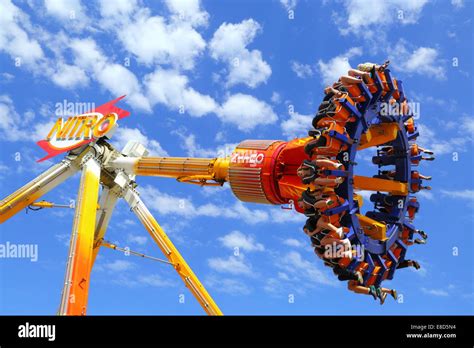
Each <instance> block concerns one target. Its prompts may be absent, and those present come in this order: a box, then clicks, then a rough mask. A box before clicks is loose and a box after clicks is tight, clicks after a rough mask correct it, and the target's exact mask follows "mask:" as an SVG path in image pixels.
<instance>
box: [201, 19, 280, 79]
mask: <svg viewBox="0 0 474 348" xmlns="http://www.w3.org/2000/svg"><path fill="white" fill-rule="evenodd" d="M260 31H261V26H260V24H258V23H257V22H256V21H254V20H253V19H247V20H244V21H242V22H240V23H238V24H231V23H223V24H221V26H220V27H219V28H218V29H217V30H216V32H215V33H214V36H213V37H212V40H211V42H210V43H209V50H210V52H211V56H212V57H213V58H214V59H216V60H221V61H223V62H226V63H227V69H228V76H227V86H229V87H230V86H233V85H236V84H239V83H243V84H246V85H247V86H249V87H251V88H255V87H257V86H258V85H259V84H261V83H265V82H266V81H267V80H268V78H269V77H270V75H271V73H272V69H271V68H270V65H268V63H267V62H265V61H264V60H263V58H262V53H261V52H260V51H259V50H252V51H250V50H248V49H247V45H248V44H250V43H251V42H252V41H253V40H254V38H255V36H256V35H257V34H258V33H259V32H260Z"/></svg>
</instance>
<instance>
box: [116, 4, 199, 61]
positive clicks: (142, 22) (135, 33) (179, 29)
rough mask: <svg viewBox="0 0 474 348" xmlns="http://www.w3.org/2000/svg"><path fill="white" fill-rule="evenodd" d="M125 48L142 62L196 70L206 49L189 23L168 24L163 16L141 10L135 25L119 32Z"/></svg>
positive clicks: (130, 25)
mask: <svg viewBox="0 0 474 348" xmlns="http://www.w3.org/2000/svg"><path fill="white" fill-rule="evenodd" d="M117 34H118V36H119V38H120V40H121V41H122V42H123V44H124V47H125V48H126V49H127V50H128V51H130V52H132V53H133V54H134V55H135V56H136V57H137V59H138V60H139V61H140V62H143V63H145V64H148V65H151V64H153V63H158V64H171V65H174V66H178V67H181V68H183V69H192V68H193V67H194V63H195V59H196V58H197V57H198V56H199V55H200V54H201V53H202V51H203V50H204V48H205V47H206V42H205V41H204V39H203V38H202V37H201V35H200V34H199V33H198V32H197V31H196V30H194V29H193V28H192V26H191V25H189V24H186V23H185V22H176V23H172V24H168V23H167V22H166V19H165V18H163V17H160V16H150V14H149V11H146V10H141V11H140V12H139V14H138V15H137V16H136V17H135V19H134V22H132V23H130V24H129V25H127V26H126V27H125V28H124V30H120V32H118V33H117Z"/></svg>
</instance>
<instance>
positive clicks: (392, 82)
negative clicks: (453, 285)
mask: <svg viewBox="0 0 474 348" xmlns="http://www.w3.org/2000/svg"><path fill="white" fill-rule="evenodd" d="M358 74H359V75H358ZM351 77H353V79H354V80H351V79H344V77H341V79H340V80H339V81H338V82H336V83H335V84H334V85H333V86H332V87H331V88H330V89H327V90H326V91H325V92H326V96H325V98H324V100H323V102H322V103H321V105H320V107H319V111H318V113H317V114H316V116H315V118H314V120H313V129H311V130H310V132H309V136H308V137H303V138H296V139H293V140H290V141H282V140H260V139H257V140H245V141H242V142H241V143H240V144H239V145H238V146H237V147H236V148H235V150H234V152H233V153H232V154H231V155H230V156H229V157H224V158H189V157H150V156H148V151H147V149H146V148H145V147H144V146H143V145H141V144H140V143H138V142H134V141H129V142H128V143H127V145H126V146H125V147H124V148H123V149H122V150H117V149H116V148H114V147H113V146H112V145H111V144H110V143H109V139H110V137H111V136H112V134H113V131H114V129H115V127H116V122H117V120H119V119H120V118H122V117H125V116H127V115H128V113H127V112H126V111H124V110H122V109H120V108H118V107H116V106H115V103H116V102H118V101H119V100H120V99H121V98H123V97H121V98H118V99H116V100H114V101H111V102H109V103H107V104H104V105H102V106H101V107H98V108H96V109H95V110H92V111H91V112H90V113H87V114H84V115H79V116H73V117H70V118H68V120H67V121H66V122H64V121H63V120H62V119H59V120H58V122H57V123H56V124H55V126H54V127H53V129H52V130H51V132H50V134H49V135H48V137H47V138H46V140H43V141H40V142H39V145H40V146H41V147H42V148H43V149H45V150H46V151H48V153H49V155H48V156H46V157H45V158H44V159H46V158H50V157H52V156H55V155H58V154H60V153H66V155H65V157H64V159H63V160H62V161H61V162H60V163H58V164H55V165H53V166H52V167H51V168H49V169H47V170H46V171H44V172H43V173H42V174H41V175H39V176H38V177H36V178H35V179H33V180H32V181H30V182H29V183H27V184H26V185H24V186H23V187H21V188H20V189H18V190H17V191H15V192H14V193H12V194H11V195H9V196H8V197H6V198H5V199H3V200H2V201H1V202H0V223H3V222H5V221H6V220H8V219H9V218H10V217H12V216H14V215H15V214H16V213H18V212H20V211H21V210H22V209H24V208H27V207H29V206H30V207H37V208H43V207H53V206H54V204H50V203H48V202H44V201H38V200H39V199H40V198H41V197H42V196H43V195H45V194H46V193H48V192H49V191H51V190H53V189H54V188H55V187H57V186H58V185H59V184H61V183H62V182H64V181H65V180H66V179H68V178H69V177H71V176H72V175H73V174H75V173H77V172H81V178H80V186H79V190H78V194H77V200H76V205H75V213H74V221H73V227H72V233H71V239H70V247H69V254H68V260H67V266H66V274H65V281H64V285H63V291H62V295H61V301H60V307H59V312H58V313H59V314H60V315H85V314H86V310H87V299H88V291H89V286H90V274H91V271H92V268H93V265H94V262H95V259H96V257H97V254H98V252H99V250H100V248H101V247H108V248H113V249H117V250H120V248H118V247H117V246H114V245H111V244H110V243H108V242H106V241H105V239H104V238H105V234H106V230H107V227H108V224H109V222H110V219H111V216H112V212H113V210H114V207H115V205H116V203H117V201H118V200H119V199H123V200H125V202H126V203H127V204H128V205H129V206H130V209H131V211H132V212H133V213H134V214H135V215H136V216H137V218H138V220H139V221H140V222H141V223H142V224H143V226H144V227H145V229H146V230H147V231H148V233H149V234H150V236H151V237H152V239H153V240H154V241H155V243H156V244H157V245H158V247H159V248H160V250H161V251H162V253H163V254H164V255H165V257H166V259H167V261H164V262H166V263H168V264H170V265H172V267H173V268H174V269H175V270H176V272H177V273H178V275H179V276H180V277H181V279H182V280H183V282H184V284H185V285H186V287H187V288H188V289H189V291H191V293H192V294H193V296H194V297H195V298H196V299H197V301H198V302H199V304H200V305H201V306H202V307H203V309H204V311H205V312H206V313H207V314H209V315H222V312H221V310H220V309H219V307H218V306H217V304H216V303H215V302H214V300H213V299H212V297H211V296H210V294H209V293H208V291H207V290H206V289H205V287H204V286H203V284H202V283H201V282H200V281H199V279H198V277H197V276H196V275H195V274H194V273H193V271H192V269H191V267H190V266H189V265H188V264H187V263H186V261H185V260H184V258H183V257H182V255H181V254H180V252H179V251H178V249H177V248H176V247H175V246H174V244H173V243H172V242H171V240H170V239H169V238H168V236H167V235H166V233H165V232H164V231H163V229H162V228H161V227H160V225H159V224H158V222H157V221H156V220H155V218H154V217H153V216H152V214H151V213H150V211H149V210H148V208H147V207H146V204H145V203H144V202H143V201H142V199H141V198H140V194H139V189H138V184H137V181H136V178H137V176H157V177H167V178H174V179H176V180H178V181H179V182H183V183H191V184H197V185H201V186H205V185H207V186H221V185H224V183H228V184H229V185H230V187H231V189H232V192H233V193H234V195H235V196H236V198H237V199H239V200H241V201H244V202H254V203H262V204H272V205H285V206H288V205H290V207H291V208H294V209H295V210H297V211H298V212H300V213H304V214H305V215H306V216H308V221H307V223H306V225H305V229H304V230H305V233H307V234H308V235H309V236H310V240H311V242H312V244H313V246H314V247H315V252H316V254H317V255H318V257H320V258H321V259H322V260H323V261H324V262H325V264H326V265H328V266H330V267H331V268H333V270H334V273H336V275H341V273H340V271H338V272H336V269H339V270H341V269H342V270H343V271H344V272H345V273H350V274H355V273H357V274H358V275H359V276H360V277H359V278H360V279H359V283H358V286H362V287H369V286H375V287H380V286H381V284H382V282H383V281H384V280H387V279H392V278H393V277H394V274H395V271H396V269H397V268H402V267H401V265H402V264H403V263H405V262H406V261H407V260H406V258H405V256H406V253H407V250H408V247H409V246H410V245H412V244H414V243H413V238H414V237H413V236H414V234H415V233H419V230H416V229H415V227H414V226H413V224H412V221H413V219H414V216H415V214H416V212H417V211H418V209H419V203H418V201H417V200H416V197H415V196H414V193H416V192H417V191H419V190H420V189H423V188H424V187H423V186H422V185H421V184H422V178H425V177H423V176H422V175H421V174H419V173H418V171H416V170H413V168H412V167H414V166H417V165H418V164H419V163H420V161H421V160H422V159H426V158H423V157H422V155H421V154H420V153H421V152H422V151H421V150H420V149H419V148H418V147H417V145H416V144H415V142H414V141H415V140H416V138H417V136H418V131H417V128H416V126H415V124H414V117H413V114H412V113H411V112H410V109H409V107H408V106H407V99H406V97H405V95H404V92H403V84H402V82H401V81H399V80H396V79H394V78H393V77H392V75H391V73H390V70H389V69H388V68H386V67H384V68H376V66H375V65H374V66H373V67H372V68H371V69H370V70H369V71H368V72H366V73H362V72H360V71H358V70H357V71H356V73H355V74H354V73H353V74H352V75H351ZM355 80H358V81H355ZM385 105H389V106H391V107H392V108H393V107H395V106H396V107H397V108H396V109H397V110H401V112H397V113H396V114H390V113H389V114H387V113H385V112H382V111H383V110H384V107H385ZM368 148H377V152H376V153H377V154H376V156H374V157H373V158H372V163H373V164H374V165H375V166H376V169H377V170H376V172H375V175H374V176H373V177H368V176H360V175H356V174H355V171H356V168H357V163H356V155H357V153H358V151H363V150H365V149H368ZM100 187H102V190H100ZM361 190H364V191H371V192H373V194H372V195H371V196H370V201H371V202H372V203H373V208H372V209H371V210H370V211H368V212H367V213H365V214H363V213H362V210H361V208H362V205H363V204H364V200H363V198H362V196H361V194H359V193H360V191H361ZM99 193H100V197H99ZM296 202H298V203H296ZM320 225H321V226H323V227H321V226H320ZM335 231H338V234H337V236H336V235H335ZM341 231H342V232H341ZM320 232H321V234H319V233H320ZM322 235H324V237H326V238H330V239H329V240H330V241H331V243H332V242H334V241H335V242H336V243H339V242H338V241H339V240H340V241H342V242H344V243H345V245H347V244H349V245H351V246H352V247H354V246H359V247H361V248H362V250H363V254H362V255H359V256H361V257H355V256H354V255H353V254H352V252H349V253H348V254H347V253H346V254H344V255H343V256H341V255H336V256H331V255H327V254H323V253H321V250H322V249H321V248H322V247H323V246H326V245H329V244H331V243H329V242H328V243H324V237H323V238H321V236H322ZM322 240H323V243H321V241H322ZM157 260H159V259H157ZM160 261H163V260H160ZM340 279H341V278H340ZM344 280H347V279H344ZM351 281H352V282H354V280H351ZM349 283H350V282H349ZM352 285H354V284H352Z"/></svg>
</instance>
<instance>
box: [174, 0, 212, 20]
mask: <svg viewBox="0 0 474 348" xmlns="http://www.w3.org/2000/svg"><path fill="white" fill-rule="evenodd" d="M166 6H167V7H168V9H169V11H170V12H171V13H173V14H174V16H175V18H174V19H175V20H177V21H185V22H187V23H190V24H191V25H193V26H200V25H207V21H208V20H209V14H208V13H207V12H206V11H204V10H202V9H201V1H200V0H166Z"/></svg>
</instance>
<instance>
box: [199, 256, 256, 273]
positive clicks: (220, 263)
mask: <svg viewBox="0 0 474 348" xmlns="http://www.w3.org/2000/svg"><path fill="white" fill-rule="evenodd" d="M207 261H208V264H209V267H210V268H212V269H213V270H215V271H217V272H219V273H229V274H234V275H247V276H251V275H252V265H251V264H250V263H248V262H246V260H245V258H244V256H243V255H242V254H241V256H229V257H228V258H226V259H224V258H220V257H216V258H211V259H209V260H207Z"/></svg>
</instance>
